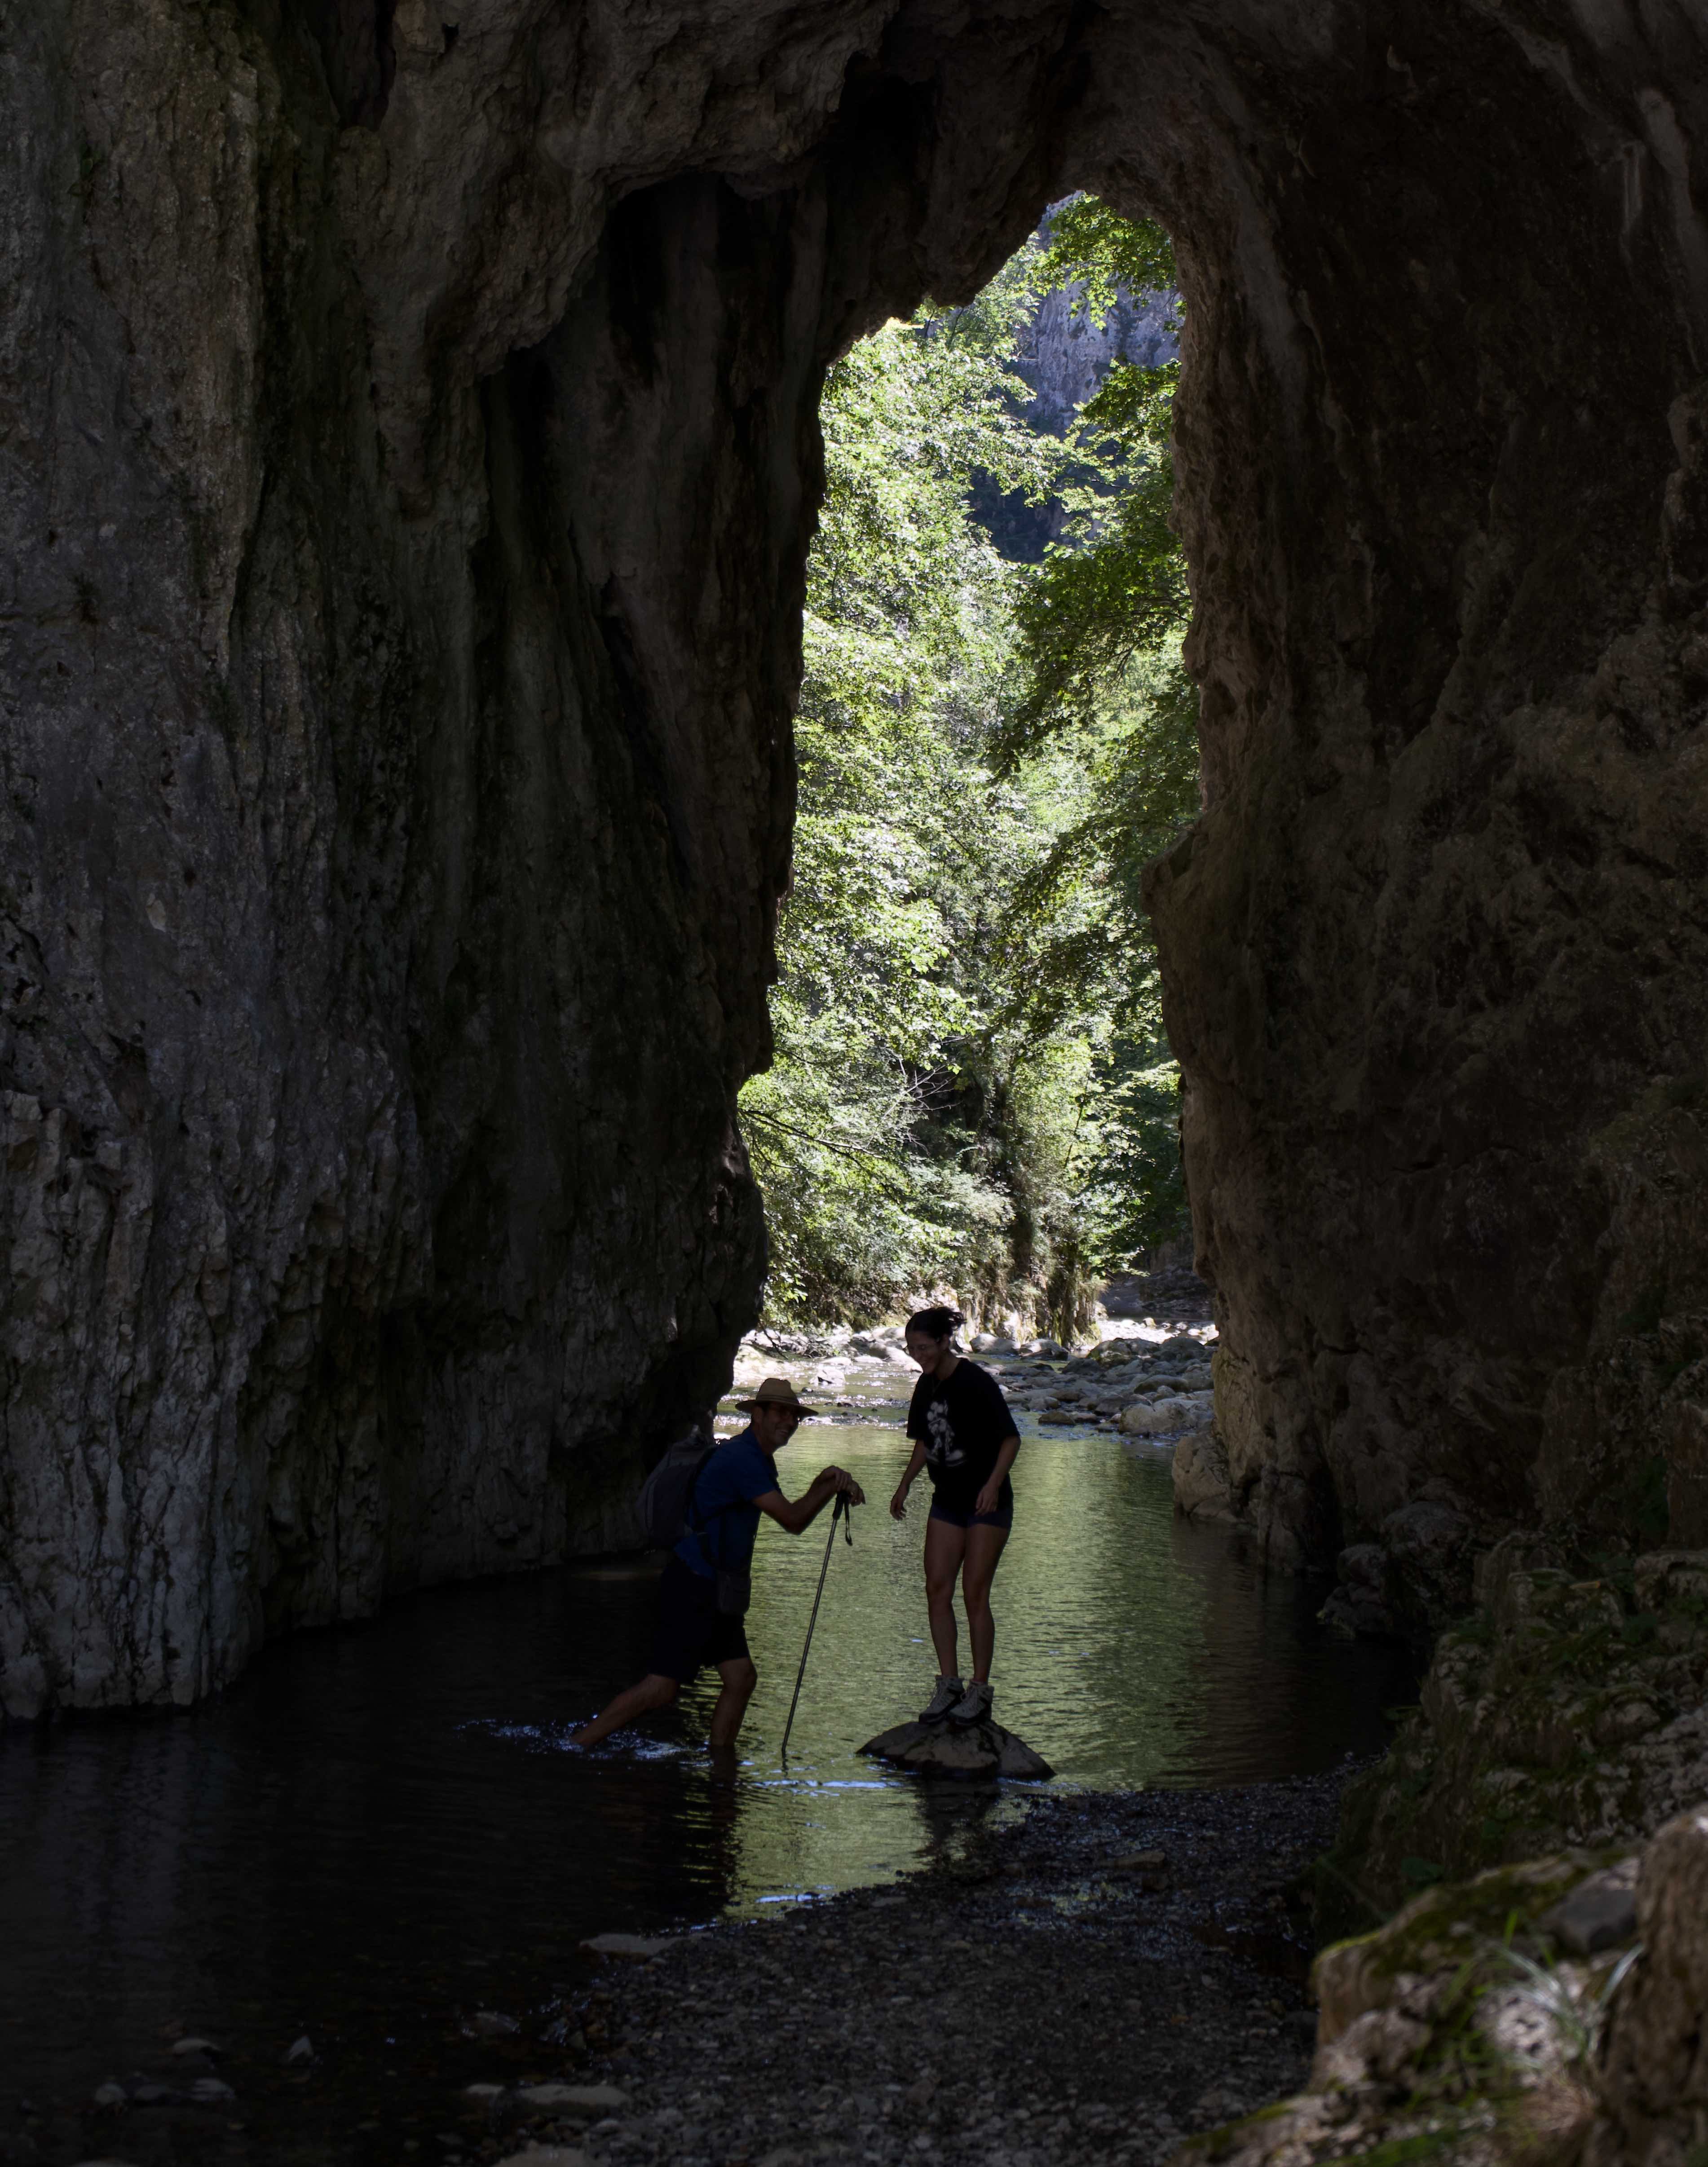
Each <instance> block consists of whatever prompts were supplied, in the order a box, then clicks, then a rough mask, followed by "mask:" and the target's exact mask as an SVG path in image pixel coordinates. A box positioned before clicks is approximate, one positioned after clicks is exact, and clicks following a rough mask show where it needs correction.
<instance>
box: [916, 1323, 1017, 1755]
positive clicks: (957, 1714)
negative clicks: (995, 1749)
mask: <svg viewBox="0 0 1708 2167" xmlns="http://www.w3.org/2000/svg"><path fill="white" fill-rule="evenodd" d="M966 1321H967V1320H966V1318H965V1317H963V1316H962V1314H961V1312H960V1311H959V1310H957V1309H921V1310H919V1311H915V1314H914V1315H913V1316H912V1317H909V1319H908V1321H907V1351H908V1353H909V1354H910V1355H911V1356H912V1357H913V1359H914V1360H915V1362H917V1363H918V1364H919V1365H920V1370H922V1371H923V1373H924V1374H923V1375H921V1377H920V1380H919V1382H918V1384H917V1385H915V1386H914V1394H913V1404H912V1406H911V1407H909V1409H908V1411H907V1433H908V1435H909V1436H910V1438H912V1439H913V1440H914V1449H913V1458H912V1459H911V1460H909V1462H908V1464H907V1470H906V1472H905V1473H904V1475H903V1476H902V1478H901V1481H900V1482H899V1484H898V1485H897V1487H896V1492H895V1495H894V1497H892V1498H891V1499H890V1501H889V1509H890V1512H891V1513H893V1514H894V1517H895V1518H897V1519H898V1520H899V1519H900V1518H902V1517H903V1515H904V1513H906V1511H907V1493H908V1491H910V1490H911V1489H912V1487H913V1486H914V1484H915V1482H916V1481H918V1479H919V1473H920V1469H921V1468H922V1467H923V1468H925V1469H926V1470H927V1471H928V1473H929V1474H930V1476H931V1518H929V1519H928V1520H927V1521H926V1609H927V1611H928V1613H929V1614H930V1617H931V1645H932V1646H933V1647H934V1648H935V1649H936V1651H937V1689H936V1692H935V1693H933V1694H932V1695H931V1702H930V1704H929V1706H927V1707H926V1708H922V1709H920V1721H921V1722H922V1723H941V1722H942V1721H943V1719H945V1717H947V1719H948V1720H949V1721H950V1722H951V1723H979V1722H981V1721H982V1720H983V1719H984V1718H985V1717H986V1716H988V1715H989V1713H990V1699H991V1694H990V1658H991V1656H992V1654H993V1653H994V1652H995V1647H996V1621H995V1619H994V1618H993V1617H992V1616H991V1614H990V1583H991V1582H992V1580H993V1579H994V1578H995V1574H996V1563H997V1560H998V1559H999V1558H1000V1556H1001V1555H1002V1546H1003V1544H1005V1542H1006V1541H1007V1540H1008V1531H1009V1529H1010V1528H1011V1527H1012V1526H1013V1525H1014V1486H1013V1484H1012V1483H1011V1482H1010V1481H1009V1479H1008V1470H1009V1469H1010V1467H1012V1466H1013V1465H1014V1460H1015V1454H1016V1453H1017V1452H1018V1451H1019V1450H1020V1436H1019V1433H1018V1432H1017V1431H1016V1428H1015V1426H1014V1417H1013V1416H1012V1415H1011V1414H1010V1412H1008V1402H1007V1401H1006V1400H1005V1399H1004V1398H1003V1396H1002V1387H1001V1386H1000V1385H999V1384H998V1383H997V1381H996V1380H995V1377H993V1376H992V1375H991V1374H990V1372H989V1370H981V1369H980V1368H979V1364H977V1363H976V1362H969V1361H968V1360H967V1359H966V1358H965V1357H964V1356H963V1355H960V1354H957V1353H956V1352H955V1345H954V1340H955V1333H956V1330H957V1327H959V1326H961V1325H963V1324H964V1323H965V1322H966ZM957 1575H958V1576H959V1578H960V1582H961V1596H962V1600H963V1602H964V1603H966V1605H967V1632H968V1637H969V1638H970V1640H972V1643H973V1681H972V1683H971V1684H970V1685H965V1686H963V1684H962V1682H961V1674H960V1672H959V1670H958V1669H957V1666H956V1656H955V1581H956V1577H957Z"/></svg>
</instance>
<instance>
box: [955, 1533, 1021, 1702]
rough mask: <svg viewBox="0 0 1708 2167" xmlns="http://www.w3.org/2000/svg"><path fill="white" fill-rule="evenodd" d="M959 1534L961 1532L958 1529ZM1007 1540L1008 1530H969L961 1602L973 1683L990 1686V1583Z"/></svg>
mask: <svg viewBox="0 0 1708 2167" xmlns="http://www.w3.org/2000/svg"><path fill="white" fill-rule="evenodd" d="M956 1533H957V1534H959V1533H960V1530H959V1529H957V1530H956ZM1007 1540H1008V1530H1007V1529H1006V1528H979V1527H972V1528H968V1530H967V1535H966V1543H967V1558H966V1563H965V1564H964V1565H963V1567H962V1569H961V1600H962V1601H963V1603H965V1604H966V1606H967V1637H968V1640H971V1641H972V1643H973V1684H974V1685H981V1686H983V1685H989V1682H990V1659H991V1657H992V1656H994V1655H995V1652H996V1620H995V1618H993V1617H992V1616H991V1614H990V1583H991V1582H992V1581H993V1580H994V1579H995V1577H996V1561H997V1560H998V1559H999V1558H1000V1556H1001V1555H1002V1546H1003V1544H1005V1542H1006V1541H1007Z"/></svg>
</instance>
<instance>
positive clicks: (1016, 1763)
mask: <svg viewBox="0 0 1708 2167" xmlns="http://www.w3.org/2000/svg"><path fill="white" fill-rule="evenodd" d="M860 1751H862V1753H869V1754H870V1755H871V1756H873V1759H874V1760H876V1761H888V1762H890V1763H891V1764H892V1765H893V1766H894V1767H898V1768H911V1769H913V1770H914V1771H915V1773H916V1774H918V1775H921V1776H1023V1777H1028V1778H1032V1779H1033V1780H1035V1781H1042V1780H1044V1779H1046V1778H1048V1777H1051V1776H1053V1774H1054V1773H1055V1771H1054V1769H1053V1768H1052V1767H1051V1766H1050V1764H1049V1762H1048V1761H1046V1760H1045V1759H1044V1758H1043V1757H1042V1755H1041V1754H1037V1753H1034V1752H1033V1751H1032V1748H1031V1746H1028V1745H1026V1743H1025V1742H1024V1741H1023V1740H1021V1739H1018V1738H1016V1736H1015V1735H1014V1733H1013V1732H1012V1731H1011V1730H1004V1729H1003V1727H1002V1725H1000V1723H965V1724H962V1723H899V1724H897V1725H896V1726H895V1728H894V1730H883V1731H880V1732H879V1733H878V1736H877V1737H876V1738H868V1739H867V1741H866V1743H865V1744H864V1745H863V1746H862V1747H861V1749H860Z"/></svg>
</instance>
